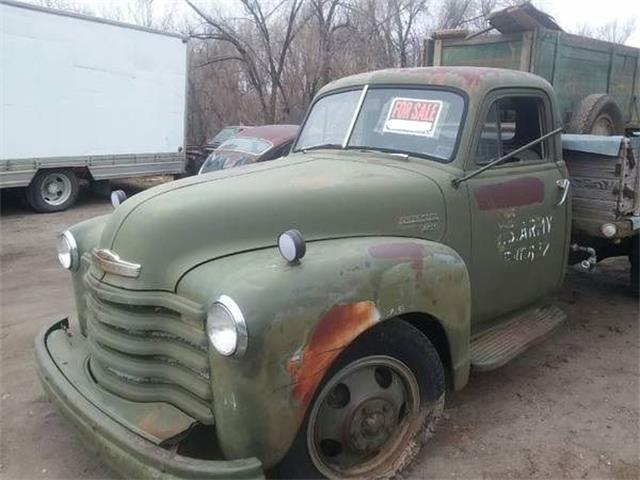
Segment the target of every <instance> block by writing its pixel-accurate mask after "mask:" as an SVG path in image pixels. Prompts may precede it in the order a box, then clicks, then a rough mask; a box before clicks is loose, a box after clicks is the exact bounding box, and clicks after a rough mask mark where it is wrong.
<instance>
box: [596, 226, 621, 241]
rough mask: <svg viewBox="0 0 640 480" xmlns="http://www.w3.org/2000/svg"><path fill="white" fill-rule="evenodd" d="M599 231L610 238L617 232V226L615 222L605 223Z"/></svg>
mask: <svg viewBox="0 0 640 480" xmlns="http://www.w3.org/2000/svg"><path fill="white" fill-rule="evenodd" d="M600 231H601V232H602V234H603V235H604V236H605V237H607V238H611V237H613V236H615V234H616V233H618V227H616V225H615V223H605V224H604V225H602V226H601V227H600Z"/></svg>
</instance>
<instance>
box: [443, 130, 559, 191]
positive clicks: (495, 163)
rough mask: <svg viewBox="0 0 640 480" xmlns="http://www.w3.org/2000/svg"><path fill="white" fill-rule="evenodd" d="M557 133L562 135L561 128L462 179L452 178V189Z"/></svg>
mask: <svg viewBox="0 0 640 480" xmlns="http://www.w3.org/2000/svg"><path fill="white" fill-rule="evenodd" d="M559 133H562V127H559V128H556V129H555V130H552V131H550V132H549V133H545V134H544V135H542V136H541V137H538V138H536V139H535V140H532V141H531V142H529V143H527V144H526V145H523V146H521V147H519V148H516V149H515V150H514V151H513V152H509V153H507V154H506V155H503V156H502V157H498V158H496V159H495V160H492V161H491V162H489V163H487V164H486V165H485V166H483V167H480V168H479V169H477V170H474V171H473V172H471V173H469V174H468V175H465V176H464V177H460V178H454V179H453V180H451V183H452V184H453V186H454V187H457V186H458V185H460V184H461V183H462V182H465V181H467V180H469V179H470V178H473V177H475V176H476V175H480V174H481V173H482V172H484V171H485V170H489V169H490V168H491V167H494V166H496V165H498V164H500V163H502V162H505V161H507V160H509V159H510V158H511V157H514V156H515V155H517V154H519V153H520V152H522V151H524V150H527V149H528V148H531V147H533V146H535V145H537V144H539V143H540V142H543V141H545V140H546V139H547V138H549V137H553V136H554V135H557V134H559Z"/></svg>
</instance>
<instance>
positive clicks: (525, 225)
mask: <svg viewBox="0 0 640 480" xmlns="http://www.w3.org/2000/svg"><path fill="white" fill-rule="evenodd" d="M496 215H497V216H498V219H497V220H498V221H497V225H498V232H497V248H498V251H499V252H500V253H501V254H502V258H503V260H504V261H505V262H509V263H510V262H530V263H531V262H535V261H536V260H538V259H540V258H543V257H545V256H546V255H547V253H548V252H549V249H550V247H551V228H552V226H553V216H552V215H532V216H527V217H520V216H519V215H518V211H517V209H516V208H509V209H506V210H502V211H500V212H496Z"/></svg>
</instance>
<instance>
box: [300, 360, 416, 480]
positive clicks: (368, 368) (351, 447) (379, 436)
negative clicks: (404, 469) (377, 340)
mask: <svg viewBox="0 0 640 480" xmlns="http://www.w3.org/2000/svg"><path fill="white" fill-rule="evenodd" d="M380 372H382V373H380ZM345 386H346V388H347V390H348V392H349V393H348V395H346V393H345V390H344V387H345ZM347 397H348V399H347ZM385 407H386V408H385ZM419 413H420V388H419V386H418V382H417V379H416V377H415V375H414V374H413V372H412V371H411V369H410V368H409V367H408V366H407V365H405V364H404V363H403V362H401V361H400V360H397V359H395V358H393V357H389V356H384V355H376V356H370V357H365V358H362V359H360V360H357V361H355V362H353V363H351V364H349V365H347V366H346V367H345V368H343V369H342V370H341V371H339V372H338V373H337V374H336V375H335V376H334V377H333V378H332V379H331V380H330V381H329V382H328V383H327V384H326V385H325V386H324V388H323V389H322V391H321V392H320V394H319V395H318V397H317V399H316V401H315V402H314V405H313V408H312V410H311V413H310V417H309V426H308V428H307V446H308V450H309V454H310V457H311V460H312V461H313V463H314V465H315V466H316V468H317V469H318V470H319V471H320V472H321V473H322V474H323V475H325V476H327V477H329V478H336V477H342V478H344V477H370V476H374V477H375V476H380V475H381V474H382V473H384V471H385V470H386V468H388V463H389V461H390V460H393V458H394V457H395V456H396V455H397V454H398V453H399V452H400V451H402V449H403V448H404V446H406V443H407V441H409V440H410V438H411V437H412V436H413V434H414V432H415V430H416V428H415V426H416V425H415V424H416V422H415V421H414V420H415V419H416V418H418V417H419V416H420V415H419ZM330 414H333V418H330V417H329V416H328V415H330ZM337 445H339V449H338V450H339V453H336V448H337ZM385 466H386V467H385Z"/></svg>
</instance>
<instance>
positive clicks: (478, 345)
mask: <svg viewBox="0 0 640 480" xmlns="http://www.w3.org/2000/svg"><path fill="white" fill-rule="evenodd" d="M565 318H566V315H565V313H564V312H563V311H562V310H560V308H558V307H557V306H555V305H544V306H542V307H538V308H534V309H532V310H528V311H526V312H524V313H520V314H518V315H517V316H515V317H514V318H513V319H511V320H507V321H505V323H503V324H502V325H499V326H498V327H495V328H492V329H490V330H488V331H486V332H482V333H481V334H479V335H478V336H477V337H475V338H473V339H472V340H471V366H472V367H473V369H474V370H477V371H487V370H493V369H496V368H499V367H501V366H503V365H504V364H506V363H507V362H509V361H511V360H513V358H515V357H516V356H518V355H519V354H521V353H522V352H524V351H525V350H526V349H527V348H529V347H530V346H532V345H534V344H536V343H538V342H540V341H542V340H544V339H545V338H547V337H548V336H549V335H550V334H551V333H552V332H553V330H554V329H555V328H556V327H557V326H558V325H560V324H561V323H562V321H563V320H564V319H565Z"/></svg>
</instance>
